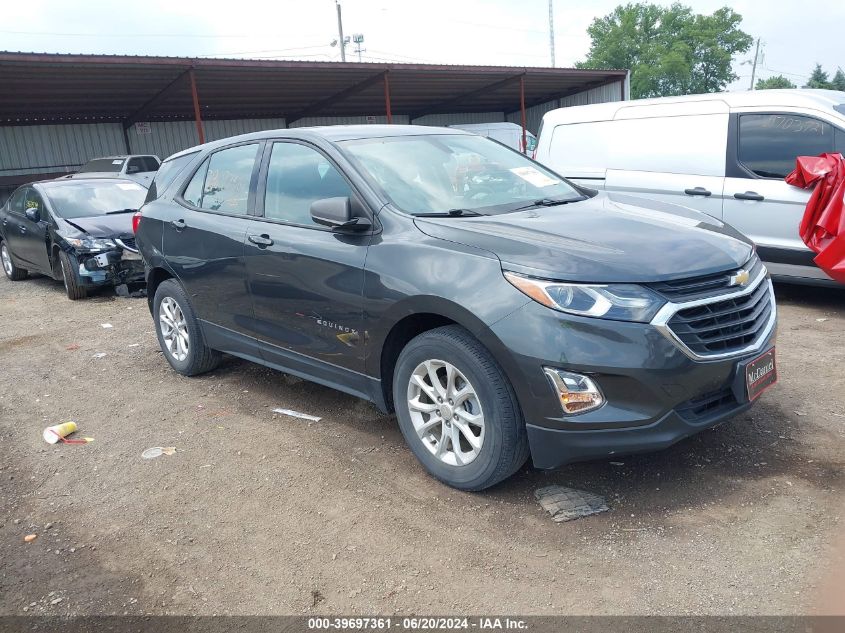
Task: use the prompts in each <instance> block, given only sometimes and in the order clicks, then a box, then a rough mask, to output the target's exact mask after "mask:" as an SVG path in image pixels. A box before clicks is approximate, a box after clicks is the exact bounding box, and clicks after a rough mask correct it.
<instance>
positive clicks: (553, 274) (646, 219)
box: [415, 193, 753, 283]
mask: <svg viewBox="0 0 845 633" xmlns="http://www.w3.org/2000/svg"><path fill="white" fill-rule="evenodd" d="M415 222H416V225H417V227H418V228H419V229H420V230H421V231H423V232H424V233H426V234H428V235H430V236H432V237H436V238H440V239H444V240H449V241H452V242H458V243H461V244H465V245H467V246H473V247H476V248H481V249H484V250H486V251H489V252H492V253H493V254H495V255H496V256H497V257H498V258H499V259H500V260H501V262H502V267H503V268H504V269H506V270H511V271H514V272H520V273H524V274H528V275H533V276H537V277H541V278H545V279H554V280H560V281H576V282H599V283H609V282H653V281H664V280H668V279H680V278H684V277H694V276H698V275H706V274H709V273H713V272H719V271H722V270H729V269H731V268H736V267H738V266H741V265H742V264H744V263H745V262H746V261H748V259H749V257H751V253H752V250H753V246H752V244H751V242H750V241H749V240H748V239H746V238H745V237H743V236H742V235H740V234H739V233H738V232H737V231H736V230H735V229H733V228H732V227H730V226H728V225H726V224H724V223H723V222H721V221H719V220H717V219H715V218H713V217H711V216H709V215H706V214H704V213H699V212H697V211H694V210H692V209H688V208H687V207H682V206H678V205H673V204H666V203H662V202H657V201H654V200H647V199H644V198H636V197H633V196H625V195H617V194H607V193H599V194H597V195H595V196H594V197H592V198H590V199H588V200H583V201H580V202H573V203H569V204H566V205H558V206H554V207H538V208H534V209H530V210H526V211H519V212H515V213H504V214H501V215H491V216H483V217H463V218H461V217H456V218H416V219H415Z"/></svg>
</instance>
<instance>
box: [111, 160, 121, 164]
mask: <svg viewBox="0 0 845 633" xmlns="http://www.w3.org/2000/svg"><path fill="white" fill-rule="evenodd" d="M111 164H112V165H122V164H123V161H122V160H113V161H112V162H111Z"/></svg>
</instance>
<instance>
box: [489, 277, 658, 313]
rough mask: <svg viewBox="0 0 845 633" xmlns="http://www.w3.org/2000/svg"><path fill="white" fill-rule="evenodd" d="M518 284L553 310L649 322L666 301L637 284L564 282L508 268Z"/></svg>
mask: <svg viewBox="0 0 845 633" xmlns="http://www.w3.org/2000/svg"><path fill="white" fill-rule="evenodd" d="M505 279H507V280H508V281H509V282H510V283H511V284H512V285H513V286H514V287H515V288H517V289H518V290H520V291H521V292H523V293H524V294H526V295H528V296H529V297H531V298H532V299H534V301H537V302H538V303H542V304H543V305H544V306H546V307H548V308H552V309H553V310H560V311H561V312H568V313H569V314H577V315H578V316H588V317H602V318H605V319H615V320H617V321H636V322H640V323H648V322H649V321H651V320H652V319H653V318H654V315H655V314H657V311H658V310H660V308H661V307H662V306H663V304H664V303H666V301H665V299H662V298H660V297H659V296H658V295H657V294H655V293H654V292H652V291H651V290H649V289H648V288H644V287H643V286H637V285H635V284H565V283H559V282H556V281H543V280H542V279H533V278H531V277H523V276H522V275H517V274H515V273H511V272H506V273H505Z"/></svg>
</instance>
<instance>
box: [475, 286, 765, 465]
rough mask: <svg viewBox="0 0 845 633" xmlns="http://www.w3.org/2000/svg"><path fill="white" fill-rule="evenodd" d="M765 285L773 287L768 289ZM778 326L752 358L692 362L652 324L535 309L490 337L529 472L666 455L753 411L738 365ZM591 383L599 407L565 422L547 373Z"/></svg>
mask: <svg viewBox="0 0 845 633" xmlns="http://www.w3.org/2000/svg"><path fill="white" fill-rule="evenodd" d="M765 283H770V282H769V281H768V280H766V282H765ZM775 334H776V317H775V319H773V320H772V323H771V327H770V328H769V329H768V330H767V331H766V332H765V333H764V334H763V335H762V337H761V340H759V341H758V345H756V346H755V349H754V350H748V351H747V352H746V353H744V354H740V355H735V356H731V357H728V358H717V359H713V360H700V359H694V358H691V357H690V356H689V355H688V354H687V353H685V351H683V350H682V349H681V347H680V346H679V345H678V344H676V343H675V342H673V341H672V340H671V339H670V338H669V337H667V336H665V335H664V334H663V333H661V332H660V331H659V330H658V328H656V327H655V326H654V325H652V324H645V323H627V322H621V321H608V320H602V319H591V318H580V317H575V316H571V315H566V314H562V313H560V312H555V311H553V310H549V309H548V308H545V307H543V306H541V305H540V304H537V303H534V302H531V303H529V304H527V305H525V306H523V307H522V308H521V309H519V310H517V311H516V312H514V313H513V314H511V315H509V316H508V317H506V318H504V319H502V320H501V321H499V322H497V323H495V324H494V325H493V327H492V328H491V329H490V335H491V338H490V340H489V341H485V342H486V343H487V344H488V345H490V346H491V347H494V348H495V347H499V349H500V350H501V352H502V353H501V354H499V355H498V356H499V357H500V358H501V359H502V365H503V367H504V369H505V372H506V373H507V375H508V377H509V378H510V380H511V383H512V384H513V386H514V390H515V391H516V395H517V398H518V400H519V403H520V405H521V408H522V411H523V415H524V417H525V421H526V424H527V428H528V439H529V443H530V446H531V454H532V458H533V461H534V465H535V466H536V467H538V468H555V467H558V466H561V465H563V464H567V463H570V462H574V461H581V460H585V459H593V458H601V457H607V456H610V455H618V454H623V453H635V452H644V451H651V450H658V449H661V448H665V447H667V446H670V445H671V444H674V443H675V442H678V441H679V440H681V439H683V438H685V437H688V436H690V435H693V434H695V433H697V432H699V431H702V430H704V429H706V428H710V427H712V426H715V425H717V424H719V423H721V422H723V421H724V420H726V419H727V418H730V417H731V416H734V415H736V414H738V413H741V412H742V411H745V410H746V409H748V408H749V407H750V406H751V403H750V402H749V401H748V397H747V395H746V394H745V385H744V382H743V380H744V375H745V374H744V371H741V369H742V367H743V365H744V364H745V363H747V362H748V361H749V360H751V359H753V358H756V357H757V356H759V355H760V354H762V353H763V352H765V351H766V350H767V349H769V348H771V347H772V346H773V345H774V340H775ZM543 367H554V368H559V369H564V370H567V371H571V372H576V373H580V374H585V375H588V376H589V377H590V378H591V379H593V380H594V381H595V382H596V383H597V384H598V385H599V388H600V389H601V391H602V394H603V396H604V398H605V403H604V404H603V405H602V406H601V407H599V408H598V409H595V410H593V411H589V412H587V413H583V414H580V415H564V414H563V412H562V409H561V406H560V402H559V400H558V397H557V394H556V393H555V392H554V391H553V390H552V388H551V385H550V382H549V380H548V378H547V377H546V375H545V373H544V372H543Z"/></svg>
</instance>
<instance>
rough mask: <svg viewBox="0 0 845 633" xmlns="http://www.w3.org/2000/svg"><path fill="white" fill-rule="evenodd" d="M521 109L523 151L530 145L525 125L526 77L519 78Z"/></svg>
mask: <svg viewBox="0 0 845 633" xmlns="http://www.w3.org/2000/svg"><path fill="white" fill-rule="evenodd" d="M519 110H520V112H521V113H522V151H523V153H524V152H525V148H526V147H528V139H527V138H526V134H525V127H526V124H527V117H526V115H525V77H524V76H522V77H520V78H519Z"/></svg>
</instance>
